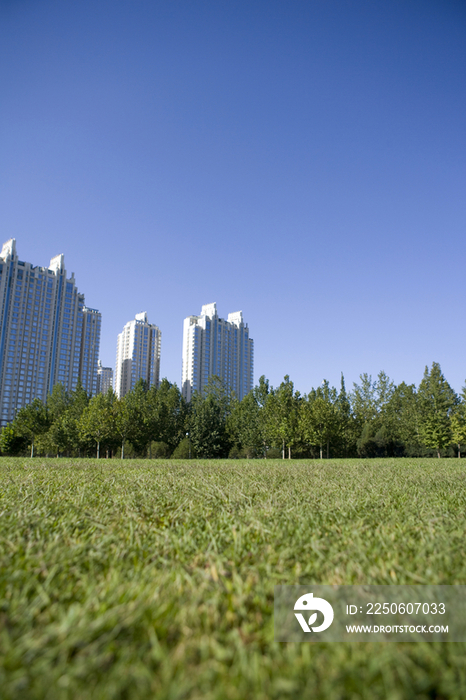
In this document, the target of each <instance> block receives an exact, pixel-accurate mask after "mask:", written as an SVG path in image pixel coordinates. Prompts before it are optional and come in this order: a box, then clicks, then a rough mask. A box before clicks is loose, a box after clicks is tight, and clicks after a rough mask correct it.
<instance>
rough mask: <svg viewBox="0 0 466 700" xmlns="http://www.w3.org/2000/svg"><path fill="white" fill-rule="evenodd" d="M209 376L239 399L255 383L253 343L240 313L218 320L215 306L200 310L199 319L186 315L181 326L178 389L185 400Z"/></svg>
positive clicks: (207, 306) (205, 382)
mask: <svg viewBox="0 0 466 700" xmlns="http://www.w3.org/2000/svg"><path fill="white" fill-rule="evenodd" d="M211 375H217V376H218V377H220V378H221V379H223V381H224V382H225V385H226V386H227V387H228V388H229V389H230V390H231V391H234V392H235V393H236V396H237V397H238V399H239V400H240V401H241V399H242V398H243V397H244V396H246V394H247V393H248V392H249V391H251V389H252V387H253V381H254V376H253V375H254V341H253V340H252V339H251V338H250V337H249V328H248V324H247V323H244V321H243V314H242V312H241V311H236V312H235V313H232V314H228V318H227V320H226V321H225V320H224V319H223V318H219V316H218V314H217V305H216V304H207V305H205V306H203V307H202V309H201V315H200V316H188V318H185V320H184V325H183V368H182V378H181V386H182V393H183V396H184V398H185V399H186V401H190V400H191V396H192V394H193V392H194V391H202V389H203V387H204V386H205V385H206V384H207V380H208V378H209V377H210V376H211Z"/></svg>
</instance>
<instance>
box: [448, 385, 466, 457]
mask: <svg viewBox="0 0 466 700" xmlns="http://www.w3.org/2000/svg"><path fill="white" fill-rule="evenodd" d="M451 432H452V438H453V442H454V443H455V445H457V449H458V457H461V443H463V444H464V443H466V386H464V387H463V389H462V391H461V398H460V400H459V401H458V404H457V406H456V410H455V411H454V413H453V414H452V416H451Z"/></svg>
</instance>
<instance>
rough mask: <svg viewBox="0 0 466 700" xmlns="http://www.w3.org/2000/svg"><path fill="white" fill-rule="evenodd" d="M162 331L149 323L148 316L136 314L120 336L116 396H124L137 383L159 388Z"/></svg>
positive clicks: (116, 369)
mask: <svg viewBox="0 0 466 700" xmlns="http://www.w3.org/2000/svg"><path fill="white" fill-rule="evenodd" d="M161 340H162V333H161V332H160V329H159V328H158V327H157V326H155V325H154V324H152V323H149V322H148V320H147V314H146V313H145V312H144V313H141V314H136V318H135V319H134V321H128V323H127V324H126V326H125V327H124V328H123V331H122V332H121V333H120V334H119V335H118V341H117V356H116V366H115V393H116V394H117V395H118V396H119V397H120V398H121V397H122V396H125V394H127V393H128V392H129V391H131V389H133V387H134V385H135V384H136V382H137V381H138V379H144V381H145V382H146V383H147V386H148V387H151V386H156V387H157V386H158V385H159V374H160V346H161Z"/></svg>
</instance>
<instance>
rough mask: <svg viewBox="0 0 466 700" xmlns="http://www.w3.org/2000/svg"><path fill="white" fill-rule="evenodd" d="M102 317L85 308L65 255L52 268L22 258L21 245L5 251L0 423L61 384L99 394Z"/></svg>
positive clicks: (0, 279) (0, 268) (0, 265)
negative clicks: (79, 383)
mask: <svg viewBox="0 0 466 700" xmlns="http://www.w3.org/2000/svg"><path fill="white" fill-rule="evenodd" d="M100 325H101V315H100V313H99V312H98V311H95V310H93V309H88V308H87V307H86V306H85V305H84V295H83V294H79V292H78V290H77V288H76V283H75V279H74V274H72V275H71V277H70V278H69V279H67V276H66V270H65V260H64V256H63V255H57V256H55V257H54V258H52V260H51V261H50V266H49V267H48V268H47V267H36V266H34V265H32V264H31V263H28V262H23V261H22V260H19V259H18V256H17V254H16V241H15V239H14V238H12V239H10V240H9V241H7V242H6V243H5V244H4V245H3V248H2V251H1V253H0V411H1V415H0V425H2V426H4V425H6V424H7V423H9V422H10V421H11V420H13V418H14V416H15V414H16V411H18V410H19V409H20V408H22V407H23V406H25V405H26V404H28V403H31V401H33V400H34V399H36V398H39V399H41V400H42V401H45V399H46V398H47V394H48V393H49V392H50V391H51V390H52V388H53V386H54V385H55V384H57V383H58V382H60V383H61V384H63V386H64V387H65V389H67V390H68V391H73V390H74V389H75V388H76V385H77V383H78V379H79V380H80V381H81V383H82V385H83V387H84V389H85V390H86V391H87V392H88V393H90V394H93V393H95V390H96V378H97V358H98V356H99V343H100Z"/></svg>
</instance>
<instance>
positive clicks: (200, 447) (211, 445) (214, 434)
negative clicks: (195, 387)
mask: <svg viewBox="0 0 466 700" xmlns="http://www.w3.org/2000/svg"><path fill="white" fill-rule="evenodd" d="M191 404H192V413H191V416H190V426H189V427H190V429H189V439H190V440H191V443H192V446H193V450H194V452H195V453H196V455H197V456H198V457H201V458H215V457H225V456H226V455H227V454H228V451H229V449H230V441H229V439H228V434H227V431H226V417H225V415H224V412H223V409H222V405H221V403H220V402H219V401H218V400H217V399H216V397H215V395H214V394H207V396H203V395H202V394H199V393H195V394H194V396H193V397H192V399H191Z"/></svg>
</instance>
